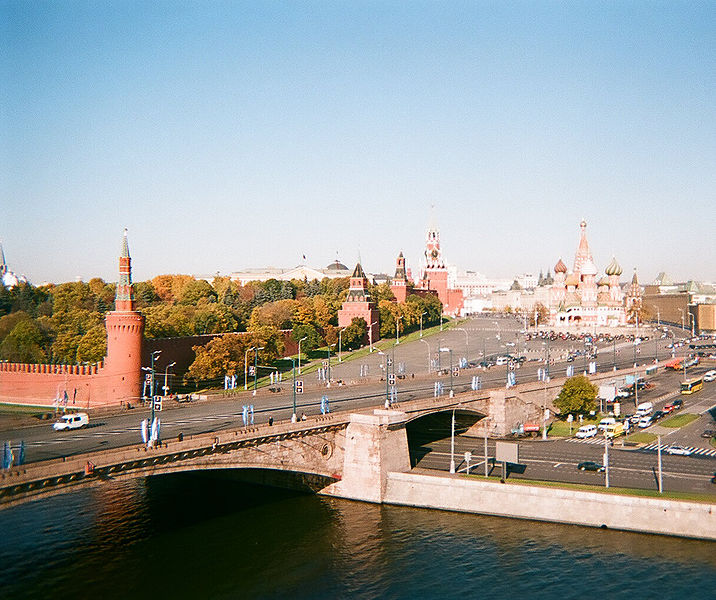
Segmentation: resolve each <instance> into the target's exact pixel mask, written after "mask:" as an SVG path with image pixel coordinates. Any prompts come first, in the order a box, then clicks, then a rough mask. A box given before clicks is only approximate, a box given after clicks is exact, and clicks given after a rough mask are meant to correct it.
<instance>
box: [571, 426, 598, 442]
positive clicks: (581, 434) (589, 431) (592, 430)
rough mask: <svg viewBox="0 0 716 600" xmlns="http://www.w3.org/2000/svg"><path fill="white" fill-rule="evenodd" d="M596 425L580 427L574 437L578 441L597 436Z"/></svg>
mask: <svg viewBox="0 0 716 600" xmlns="http://www.w3.org/2000/svg"><path fill="white" fill-rule="evenodd" d="M597 431H598V430H597V426H596V425H582V426H581V427H580V428H579V429H578V430H577V433H576V437H578V438H580V439H585V438H592V437H594V436H596V435H597Z"/></svg>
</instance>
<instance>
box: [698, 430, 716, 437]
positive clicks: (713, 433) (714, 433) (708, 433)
mask: <svg viewBox="0 0 716 600" xmlns="http://www.w3.org/2000/svg"><path fill="white" fill-rule="evenodd" d="M701 437H702V438H712V437H716V429H707V430H706V431H704V432H703V433H702V434H701Z"/></svg>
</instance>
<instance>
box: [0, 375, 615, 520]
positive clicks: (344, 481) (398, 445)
mask: <svg viewBox="0 0 716 600" xmlns="http://www.w3.org/2000/svg"><path fill="white" fill-rule="evenodd" d="M615 376H618V374H615V373H610V374H608V375H602V376H597V377H595V378H593V379H602V378H611V379H614V378H615ZM563 381H564V380H563V379H560V380H552V382H550V383H549V384H544V383H542V382H536V383H526V384H521V385H518V386H515V387H514V388H511V389H508V390H505V389H498V390H485V391H479V392H465V393H462V394H458V395H456V396H454V397H450V396H449V395H448V396H442V397H438V398H427V399H422V400H414V401H410V402H403V403H400V404H394V405H393V406H391V407H390V409H384V408H371V409H362V410H360V411H357V412H348V411H346V412H342V413H341V412H339V413H334V414H331V415H325V416H317V417H310V418H308V419H307V420H306V421H299V422H297V423H291V422H288V421H286V422H281V423H276V424H274V425H268V424H266V425H259V426H255V427H242V428H237V429H232V430H222V431H220V432H215V433H204V434H199V435H193V436H184V437H183V438H182V439H177V438H174V439H170V440H165V441H162V442H161V444H159V445H158V446H157V447H154V448H147V447H145V446H144V445H143V444H137V445H132V446H125V447H121V448H116V449H109V450H103V451H99V452H92V453H87V454H78V455H74V456H70V457H65V458H61V459H54V460H48V461H42V462H37V463H29V464H26V465H21V466H17V467H12V468H11V469H9V470H6V471H3V472H2V473H0V508H5V507H8V506H12V505H15V504H18V503H22V502H26V501H29V500H32V499H35V498H40V497H46V496H50V495H54V494H58V493H62V492H67V491H72V490H76V489H81V488H85V487H94V486H99V485H102V484H104V483H106V482H109V481H118V480H123V479H129V478H138V477H147V476H153V475H161V474H168V473H178V472H182V471H207V470H215V469H243V470H260V471H269V472H271V471H272V472H277V471H282V472H288V473H293V474H296V476H297V477H299V478H300V480H301V482H302V484H303V485H304V486H307V487H310V488H311V489H313V490H315V491H318V492H320V493H323V494H327V495H334V496H339V497H345V498H351V499H356V500H366V501H371V502H381V501H382V499H383V497H384V493H385V481H386V474H387V473H388V472H405V471H409V470H410V454H409V449H408V431H407V429H406V425H407V424H408V423H411V422H415V421H416V420H418V419H421V418H423V417H427V416H429V415H433V414H437V413H444V412H452V411H453V410H454V411H456V412H459V413H461V414H471V415H473V416H474V422H475V424H474V425H473V426H472V427H471V428H470V430H469V431H468V435H470V434H472V435H479V436H482V435H485V434H487V435H489V436H492V437H501V436H505V435H507V434H509V433H510V431H511V429H512V428H513V427H514V426H515V425H517V424H519V423H524V422H525V421H539V420H540V418H541V415H542V414H543V408H544V406H549V407H551V400H552V398H554V397H555V396H556V394H557V392H558V390H559V389H560V387H561V385H562V383H563Z"/></svg>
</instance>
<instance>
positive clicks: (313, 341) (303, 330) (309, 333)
mask: <svg viewBox="0 0 716 600" xmlns="http://www.w3.org/2000/svg"><path fill="white" fill-rule="evenodd" d="M304 337H305V338H306V339H305V340H303V342H301V351H302V352H310V351H311V350H315V349H316V348H320V347H321V346H322V345H323V340H322V339H321V334H320V333H318V330H317V329H316V328H315V327H314V326H313V325H310V324H305V325H296V326H295V327H294V328H293V331H291V338H293V340H294V341H295V342H296V343H298V342H299V340H302V339H303V338H304Z"/></svg>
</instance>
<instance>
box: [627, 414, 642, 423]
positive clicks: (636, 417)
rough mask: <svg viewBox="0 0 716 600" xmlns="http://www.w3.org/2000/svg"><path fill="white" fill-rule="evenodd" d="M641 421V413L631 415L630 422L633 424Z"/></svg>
mask: <svg viewBox="0 0 716 600" xmlns="http://www.w3.org/2000/svg"><path fill="white" fill-rule="evenodd" d="M639 421H641V415H632V416H631V417H629V422H630V423H631V424H632V425H636V424H637V423H638V422H639Z"/></svg>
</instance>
